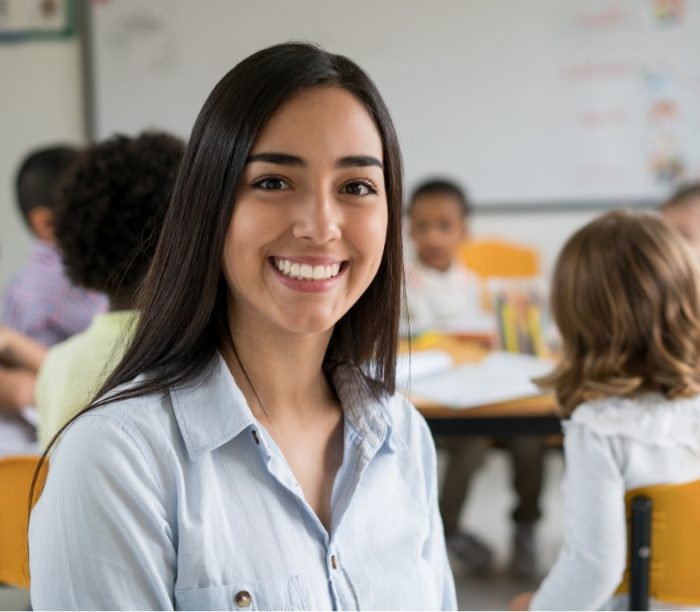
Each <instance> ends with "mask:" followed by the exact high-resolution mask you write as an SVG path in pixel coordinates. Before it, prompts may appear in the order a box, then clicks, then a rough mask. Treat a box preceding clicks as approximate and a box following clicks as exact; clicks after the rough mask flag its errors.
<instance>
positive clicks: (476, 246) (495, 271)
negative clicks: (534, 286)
mask: <svg viewBox="0 0 700 612" xmlns="http://www.w3.org/2000/svg"><path fill="white" fill-rule="evenodd" d="M457 257H458V259H459V261H461V262H462V263H463V264H464V265H465V266H467V268H469V269H470V270H472V271H474V272H475V273H476V274H477V275H479V276H480V277H481V278H482V279H486V278H489V277H493V276H501V277H508V278H527V277H533V276H537V275H538V274H539V268H540V266H539V260H538V256H537V251H536V250H535V249H531V248H529V247H525V246H520V245H517V244H512V243H510V242H505V241H501V240H469V241H467V242H465V243H464V244H463V245H462V246H460V248H459V252H458V255H457Z"/></svg>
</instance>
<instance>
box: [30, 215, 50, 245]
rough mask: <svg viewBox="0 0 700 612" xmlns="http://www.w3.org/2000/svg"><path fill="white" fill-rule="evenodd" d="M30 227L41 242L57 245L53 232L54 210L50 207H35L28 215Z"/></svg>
mask: <svg viewBox="0 0 700 612" xmlns="http://www.w3.org/2000/svg"><path fill="white" fill-rule="evenodd" d="M27 218H28V219H29V225H30V227H31V228H32V231H33V232H34V234H35V235H36V237H37V238H39V240H43V241H44V242H50V243H51V244H55V242H56V238H55V235H54V230H53V219H54V215H53V210H51V209H50V208H49V207H48V206H35V207H34V208H32V209H31V210H30V211H29V214H28V215H27Z"/></svg>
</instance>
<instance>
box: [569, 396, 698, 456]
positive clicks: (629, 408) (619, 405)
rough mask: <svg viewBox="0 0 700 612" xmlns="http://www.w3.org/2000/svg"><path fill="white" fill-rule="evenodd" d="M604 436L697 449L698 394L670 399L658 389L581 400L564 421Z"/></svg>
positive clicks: (571, 426) (570, 425)
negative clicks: (627, 394) (656, 390)
mask: <svg viewBox="0 0 700 612" xmlns="http://www.w3.org/2000/svg"><path fill="white" fill-rule="evenodd" d="M564 427H565V430H570V429H571V428H582V429H585V430H588V431H591V432H593V433H595V434H597V435H599V436H604V437H621V438H625V439H630V440H633V441H636V442H640V443H642V444H649V445H654V446H669V447H670V446H679V445H681V446H688V447H690V448H693V449H697V450H699V451H700V396H695V397H691V398H682V399H675V400H671V399H668V398H666V397H664V396H663V395H662V394H660V393H644V394H640V395H638V396H633V397H617V396H616V397H608V398H605V399H600V400H593V401H589V402H585V403H583V404H581V405H580V406H578V407H577V408H576V410H574V412H573V414H572V415H571V418H570V419H569V421H568V422H566V423H565V424H564Z"/></svg>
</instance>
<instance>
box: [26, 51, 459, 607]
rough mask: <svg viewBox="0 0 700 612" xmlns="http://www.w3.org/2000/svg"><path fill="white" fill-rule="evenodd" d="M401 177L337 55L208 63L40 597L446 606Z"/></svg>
mask: <svg viewBox="0 0 700 612" xmlns="http://www.w3.org/2000/svg"><path fill="white" fill-rule="evenodd" d="M401 181H402V177H401V159H400V152H399V148H398V143H397V139H396V135H395V132H394V128H393V126H392V123H391V119H390V117H389V114H388V111H387V110H386V107H385V105H384V103H383V101H382V99H381V97H380V95H379V93H378V92H377V90H376V88H375V86H374V85H373V83H372V82H371V81H370V80H369V78H368V77H367V75H366V74H365V73H364V72H363V71H362V70H361V69H360V68H359V67H358V66H357V65H355V64H354V63H353V62H351V61H350V60H348V59H347V58H344V57H342V56H338V55H332V54H329V53H327V52H324V51H322V50H320V49H318V48H317V47H314V46H312V45H306V44H296V43H290V44H284V45H278V46H275V47H271V48H269V49H265V50H263V51H260V52H258V53H256V54H254V55H252V56H250V57H249V58H247V59H246V60H244V61H243V62H241V63H240V64H238V65H237V66H236V67H235V68H233V70H231V71H230V72H229V73H228V74H227V75H226V76H225V77H224V78H223V79H222V80H221V81H220V82H219V84H218V85H217V86H216V87H215V89H214V91H213V92H212V93H211V95H210V96H209V99H208V100H207V102H206V103H205V105H204V108H203V109H202V111H201V113H200V115H199V117H198V119H197V122H196V124H195V127H194V129H193V132H192V136H191V138H190V142H189V145H188V148H187V151H186V154H185V159H184V161H183V164H182V167H181V170H180V175H179V177H178V180H177V184H176V187H175V190H174V195H173V198H172V202H171V205H170V208H169V211H168V216H167V218H166V221H165V224H164V226H163V230H162V232H161V239H160V242H159V245H158V249H157V253H156V256H155V259H154V261H153V264H152V266H151V269H150V272H149V275H148V277H147V279H146V282H145V284H144V287H143V290H142V297H141V304H140V309H141V318H140V322H139V326H138V329H137V330H136V332H135V334H134V339H133V341H132V344H131V346H130V348H129V349H128V351H127V353H126V355H125V357H124V359H123V360H122V362H121V363H120V365H119V366H118V367H117V369H116V370H115V372H114V374H113V375H112V376H111V378H110V379H109V380H108V381H107V383H106V384H105V386H104V387H103V389H101V391H100V392H99V393H98V397H99V398H100V399H99V400H98V401H96V402H94V403H93V404H92V405H91V406H89V407H87V408H86V409H85V410H84V411H83V412H82V413H81V414H80V415H79V416H78V417H76V418H75V419H74V420H73V421H72V423H71V424H70V425H69V426H68V427H67V428H65V430H64V431H63V434H62V437H61V439H60V441H59V442H58V443H57V444H56V445H55V451H54V452H53V454H52V457H51V466H50V470H49V476H48V480H47V484H46V487H45V489H44V492H43V494H42V496H41V498H40V500H39V502H38V504H37V506H36V508H35V510H34V512H33V515H32V520H31V526H30V559H31V574H32V604H33V606H34V607H35V608H54V609H60V608H93V609H121V608H127V609H129V608H133V609H136V608H151V609H172V608H174V607H177V608H184V609H241V608H249V609H300V610H301V609H360V608H383V609H403V608H424V609H426V608H428V609H435V608H443V609H445V608H454V607H455V606H456V601H455V594H454V585H453V582H452V577H451V574H450V570H449V566H448V563H447V556H446V553H445V546H444V539H443V534H442V525H441V521H440V517H439V513H438V509H437V499H436V493H437V486H436V473H435V451H434V447H433V444H432V440H431V437H430V434H429V431H428V429H427V427H426V425H425V422H424V421H423V420H422V418H421V417H420V416H419V415H418V413H417V412H416V411H415V409H414V408H413V407H412V406H410V405H409V404H408V403H407V402H406V401H405V400H404V399H402V398H401V397H400V396H397V395H395V393H394V371H395V358H396V347H397V336H398V322H399V321H398V320H399V311H400V301H401V293H402V281H403V271H402V263H401V258H402V251H401V227H400V223H401V203H402V187H401ZM57 525H60V527H58V528H57V527H56V526H57Z"/></svg>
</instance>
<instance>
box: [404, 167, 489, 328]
mask: <svg viewBox="0 0 700 612" xmlns="http://www.w3.org/2000/svg"><path fill="white" fill-rule="evenodd" d="M470 214H471V205H470V203H469V201H468V200H467V198H466V196H465V195H464V192H463V191H462V190H461V189H460V188H459V187H458V186H457V185H455V184H454V183H451V182H449V181H444V180H429V181H426V182H424V183H423V184H421V185H420V186H419V187H417V188H416V189H415V191H414V192H413V195H412V197H411V199H410V201H409V205H408V216H409V219H410V234H411V239H412V240H413V245H414V250H415V257H414V258H413V260H412V261H407V262H406V297H407V301H406V315H407V319H408V325H409V326H410V329H408V328H406V324H404V327H405V328H406V331H407V332H410V333H411V334H415V333H419V332H422V331H426V330H428V329H442V330H447V329H449V330H450V331H458V330H460V329H461V328H464V327H465V326H468V324H469V322H470V321H473V320H475V319H478V318H480V317H483V312H482V309H481V286H480V283H479V278H478V277H477V276H476V274H474V273H473V272H471V271H470V270H468V269H467V268H465V267H464V266H463V265H461V264H459V262H457V261H455V256H456V253H457V250H458V249H459V246H460V245H461V244H462V242H463V241H464V240H465V239H466V237H467V233H468V229H467V224H468V222H469V216H470Z"/></svg>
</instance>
